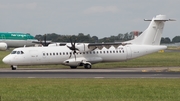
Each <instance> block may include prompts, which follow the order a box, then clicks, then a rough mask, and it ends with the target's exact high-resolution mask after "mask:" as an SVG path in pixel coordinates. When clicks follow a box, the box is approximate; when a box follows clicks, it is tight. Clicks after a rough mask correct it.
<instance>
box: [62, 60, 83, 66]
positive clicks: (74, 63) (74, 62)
mask: <svg viewBox="0 0 180 101" xmlns="http://www.w3.org/2000/svg"><path fill="white" fill-rule="evenodd" d="M63 64H64V65H67V66H79V65H80V64H81V60H77V59H76V60H75V58H72V59H68V60H66V61H64V62H63Z"/></svg>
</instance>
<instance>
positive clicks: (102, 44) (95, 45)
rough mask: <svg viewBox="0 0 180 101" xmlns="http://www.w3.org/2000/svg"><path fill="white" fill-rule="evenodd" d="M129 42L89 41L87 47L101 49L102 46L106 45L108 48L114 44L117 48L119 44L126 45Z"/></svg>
mask: <svg viewBox="0 0 180 101" xmlns="http://www.w3.org/2000/svg"><path fill="white" fill-rule="evenodd" d="M127 44H129V43H89V44H88V48H90V49H92V48H95V47H96V48H98V49H102V48H103V47H106V48H107V49H109V48H110V47H111V46H114V47H115V48H117V47H118V46H120V45H123V46H124V45H127Z"/></svg>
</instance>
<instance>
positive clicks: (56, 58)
mask: <svg viewBox="0 0 180 101" xmlns="http://www.w3.org/2000/svg"><path fill="white" fill-rule="evenodd" d="M145 21H151V22H150V24H149V26H148V28H147V29H146V30H145V31H144V32H143V33H142V34H141V35H140V36H138V37H137V38H135V39H133V40H130V41H126V42H122V43H76V40H75V41H74V42H72V40H71V43H69V44H62V45H59V46H54V47H53V46H52V47H22V48H16V49H14V50H13V51H12V52H11V53H10V54H9V55H7V56H6V57H4V58H3V60H2V61H3V62H4V63H5V64H9V65H11V68H12V70H16V69H17V66H21V65H25V66H26V65H50V64H62V65H66V66H70V68H71V69H75V68H77V66H84V68H85V69H90V68H91V67H92V64H95V63H100V62H121V61H126V60H130V59H134V58H137V57H141V56H144V55H147V54H151V53H154V52H158V51H159V50H164V49H166V48H167V46H162V45H160V40H161V35H162V32H163V28H164V24H165V22H166V21H175V20H174V19H167V18H166V15H157V16H156V17H153V18H152V20H147V19H145Z"/></svg>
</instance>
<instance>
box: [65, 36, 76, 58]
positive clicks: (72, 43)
mask: <svg viewBox="0 0 180 101" xmlns="http://www.w3.org/2000/svg"><path fill="white" fill-rule="evenodd" d="M70 42H71V46H68V45H67V47H68V48H69V49H70V50H72V51H73V52H71V54H70V56H69V58H71V56H72V53H73V54H74V57H75V60H76V53H77V52H76V50H78V49H77V48H76V40H75V41H74V42H72V39H71V38H70Z"/></svg>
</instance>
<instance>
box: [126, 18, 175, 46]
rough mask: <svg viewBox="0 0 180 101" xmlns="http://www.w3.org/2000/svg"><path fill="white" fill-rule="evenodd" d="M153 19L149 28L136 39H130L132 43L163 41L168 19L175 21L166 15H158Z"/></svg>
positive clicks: (152, 43)
mask: <svg viewBox="0 0 180 101" xmlns="http://www.w3.org/2000/svg"><path fill="white" fill-rule="evenodd" d="M145 21H151V23H150V24H149V26H148V28H147V29H146V30H145V31H144V32H143V33H142V34H141V35H140V36H138V37H137V38H135V39H134V40H131V41H128V43H132V44H140V45H159V44H160V41H161V35H162V32H163V28H164V23H165V22H166V21H175V20H173V19H167V18H166V16H165V15H157V16H156V17H154V18H153V19H152V20H147V19H145Z"/></svg>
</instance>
